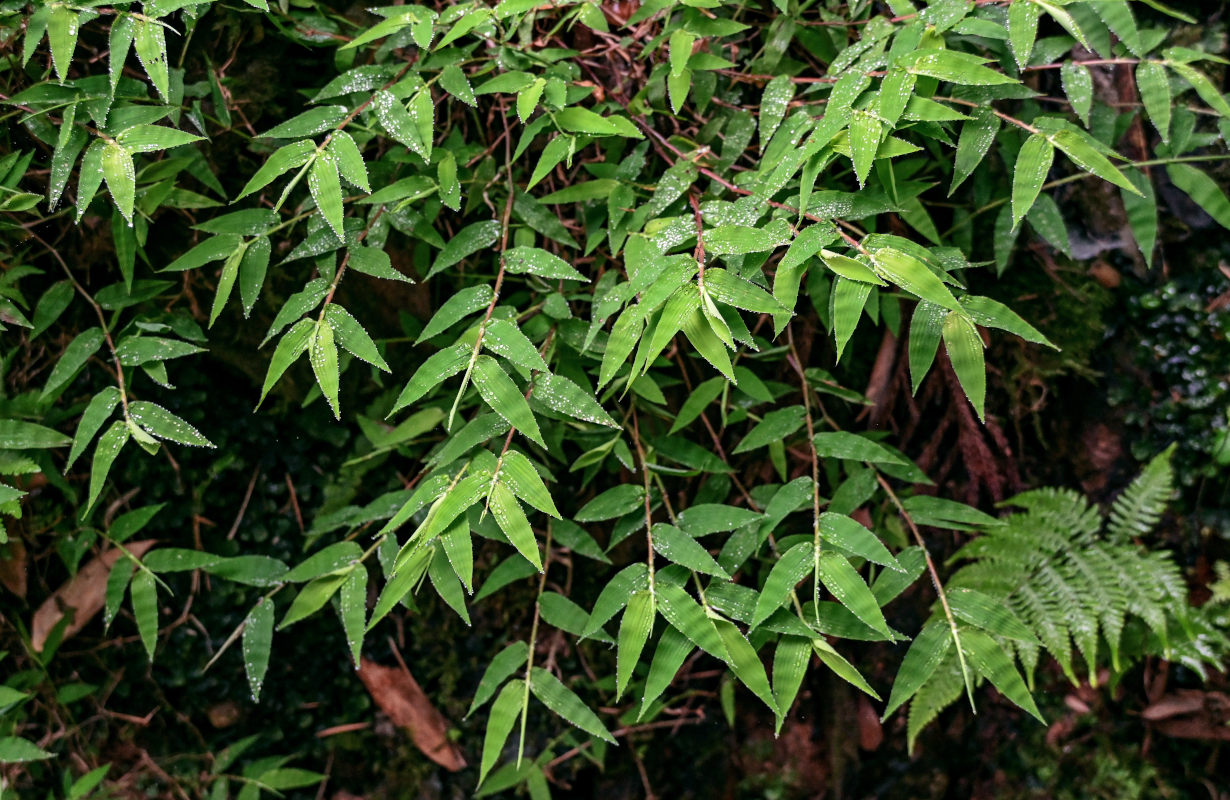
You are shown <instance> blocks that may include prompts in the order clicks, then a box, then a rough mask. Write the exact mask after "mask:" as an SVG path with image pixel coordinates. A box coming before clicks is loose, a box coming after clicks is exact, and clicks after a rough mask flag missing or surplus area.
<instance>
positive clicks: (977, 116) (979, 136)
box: [948, 4, 1023, 196]
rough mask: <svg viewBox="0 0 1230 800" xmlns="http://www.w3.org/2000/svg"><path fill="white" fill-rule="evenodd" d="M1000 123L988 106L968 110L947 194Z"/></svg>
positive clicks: (987, 146) (986, 146)
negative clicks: (967, 118)
mask: <svg viewBox="0 0 1230 800" xmlns="http://www.w3.org/2000/svg"><path fill="white" fill-rule="evenodd" d="M1022 5H1023V4H1022ZM1002 124H1003V123H1002V122H1000V119H999V117H997V116H995V112H994V111H993V110H992V109H990V108H985V107H984V108H976V109H974V110H973V111H971V112H970V119H969V121H968V122H966V123H965V124H964V125H962V126H961V135H960V136H959V137H958V138H957V154H956V157H955V159H954V161H953V167H952V185H951V186H950V187H949V188H948V194H949V196H951V195H952V193H953V192H955V191H956V190H957V187H958V186H960V185H961V184H962V183H964V182H965V179H966V178H968V177H969V176H970V175H971V174H972V173H973V171H974V170H975V169H976V168H977V167H978V165H979V164H981V163H982V159H984V158H985V157H986V155H987V152H988V151H989V150H990V149H991V143H992V142H994V141H995V135H996V134H997V133H999V129H1000V126H1001V125H1002Z"/></svg>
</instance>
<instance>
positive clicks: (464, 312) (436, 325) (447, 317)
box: [415, 284, 494, 344]
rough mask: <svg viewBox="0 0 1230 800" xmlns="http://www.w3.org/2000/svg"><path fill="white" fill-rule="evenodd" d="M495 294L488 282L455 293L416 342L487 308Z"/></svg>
mask: <svg viewBox="0 0 1230 800" xmlns="http://www.w3.org/2000/svg"><path fill="white" fill-rule="evenodd" d="M493 296H494V293H493V292H492V290H491V287H490V286H488V285H487V284H479V285H478V286H470V287H467V288H465V289H462V290H461V291H459V292H457V293H455V294H453V296H452V297H450V298H449V299H448V300H445V301H444V303H443V304H441V306H440V308H438V309H437V310H436V313H435V314H433V315H432V317H431V319H430V320H429V321H428V323H427V325H426V326H425V327H424V328H423V331H422V333H420V334H419V336H418V339H416V340H415V344H418V343H419V342H422V341H425V340H427V339H431V338H434V337H435V336H438V335H439V334H441V333H443V332H444V331H446V330H448V329H449V328H451V327H452V326H453V325H455V324H457V323H458V322H459V321H460V320H462V319H463V318H465V317H467V316H469V315H470V314H473V313H474V312H475V311H478V310H479V309H480V308H485V307H486V306H487V304H488V303H490V302H491V299H492V297H493Z"/></svg>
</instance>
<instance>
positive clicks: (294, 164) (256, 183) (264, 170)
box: [235, 139, 316, 200]
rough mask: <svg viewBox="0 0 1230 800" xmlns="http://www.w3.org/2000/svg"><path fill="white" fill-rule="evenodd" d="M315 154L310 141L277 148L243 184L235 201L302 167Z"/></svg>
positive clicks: (313, 145) (305, 140) (314, 146)
mask: <svg viewBox="0 0 1230 800" xmlns="http://www.w3.org/2000/svg"><path fill="white" fill-rule="evenodd" d="M315 152H316V145H315V144H314V143H313V142H312V141H311V140H310V139H303V140H302V141H298V142H291V143H290V144H287V145H283V146H282V147H279V148H278V149H277V150H275V151H274V153H273V155H271V156H269V160H268V161H266V162H265V163H264V164H262V165H261V168H260V169H258V170H257V171H256V174H255V175H253V176H252V177H251V178H249V179H248V182H247V183H246V184H244V187H243V190H242V191H240V193H239V195H238V196H237V197H236V198H235V199H236V200H242V199H243V198H245V197H247V196H248V195H250V194H252V193H253V192H258V191H260V190H261V189H264V188H265V187H266V186H268V185H269V184H270V183H271V182H272V181H273V180H274V178H277V177H278V176H280V175H282V174H284V173H286V172H289V171H290V170H292V169H296V168H298V167H302V166H303V165H304V164H306V163H307V162H308V160H309V159H311V157H312V154H313V153H315Z"/></svg>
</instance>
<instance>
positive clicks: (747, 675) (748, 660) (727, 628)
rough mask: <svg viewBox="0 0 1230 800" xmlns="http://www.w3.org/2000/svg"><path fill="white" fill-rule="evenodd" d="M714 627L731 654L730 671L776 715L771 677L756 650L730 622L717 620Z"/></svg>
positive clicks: (714, 621) (775, 702)
mask: <svg viewBox="0 0 1230 800" xmlns="http://www.w3.org/2000/svg"><path fill="white" fill-rule="evenodd" d="M713 625H714V627H716V628H717V632H718V635H719V636H720V637H722V644H723V645H725V647H726V652H727V653H728V654H729V660H728V663H729V665H730V671H731V672H733V673H734V674H735V677H736V678H738V679H739V680H740V682H742V683H743V685H744V686H746V687H747V688H748V689H750V690H751V692H752V694H754V695H756V696H757V697H759V698H760V699H761V700H762V701H763V702H764V704H765V705H766V706H768V707H769V710H770V711H772V712H773V714H774V715H776V714H777V713H778V709H777V701H776V700H775V699H774V697H773V689H772V688H771V687H770V686H769V676H768V675H767V674H765V671H764V664H762V663H761V661H760V657H759V656H757V655H756V649H755V648H753V647H752V645H751V643H750V642H748V640H747V637H746V636H744V635H743V633H742V632H741V631H740V630H739V629H738V628H736V627H735V625H734V623H732V622H730V621H729V620H725V619H715V620H713Z"/></svg>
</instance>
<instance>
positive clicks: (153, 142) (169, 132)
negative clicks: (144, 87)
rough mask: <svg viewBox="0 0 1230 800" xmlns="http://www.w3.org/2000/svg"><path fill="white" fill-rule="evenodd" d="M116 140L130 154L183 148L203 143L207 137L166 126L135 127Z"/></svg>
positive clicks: (123, 132) (120, 134)
mask: <svg viewBox="0 0 1230 800" xmlns="http://www.w3.org/2000/svg"><path fill="white" fill-rule="evenodd" d="M115 140H116V141H117V142H119V143H120V144H121V145H123V146H124V149H125V150H127V151H128V152H129V153H152V152H154V151H157V150H170V149H172V148H175V147H182V146H183V145H186V144H191V143H192V142H203V141H205V137H203V136H196V135H195V134H191V133H188V132H187V131H181V130H177V129H176V128H168V127H167V126H165V125H134V126H133V127H131V128H129V129H127V130H125V131H122V132H120V133H119V134H117V135H116V137H115Z"/></svg>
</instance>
